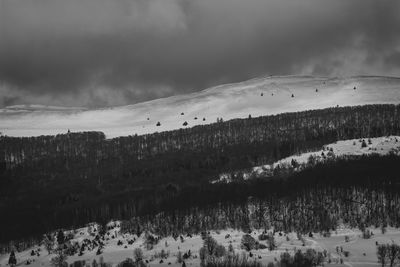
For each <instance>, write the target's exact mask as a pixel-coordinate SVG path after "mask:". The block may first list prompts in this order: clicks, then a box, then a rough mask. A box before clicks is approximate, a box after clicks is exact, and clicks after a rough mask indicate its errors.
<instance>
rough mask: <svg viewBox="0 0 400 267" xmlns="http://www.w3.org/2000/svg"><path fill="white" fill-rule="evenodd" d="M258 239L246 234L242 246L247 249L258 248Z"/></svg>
mask: <svg viewBox="0 0 400 267" xmlns="http://www.w3.org/2000/svg"><path fill="white" fill-rule="evenodd" d="M257 245H258V244H257V241H256V240H255V239H254V238H253V237H252V236H251V235H249V234H245V235H243V237H242V242H241V247H242V249H245V250H247V251H250V250H252V249H256V248H257Z"/></svg>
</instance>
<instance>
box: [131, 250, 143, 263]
mask: <svg viewBox="0 0 400 267" xmlns="http://www.w3.org/2000/svg"><path fill="white" fill-rule="evenodd" d="M133 257H134V258H135V261H136V262H139V261H142V260H143V251H142V250H141V249H140V248H135V249H134V250H133Z"/></svg>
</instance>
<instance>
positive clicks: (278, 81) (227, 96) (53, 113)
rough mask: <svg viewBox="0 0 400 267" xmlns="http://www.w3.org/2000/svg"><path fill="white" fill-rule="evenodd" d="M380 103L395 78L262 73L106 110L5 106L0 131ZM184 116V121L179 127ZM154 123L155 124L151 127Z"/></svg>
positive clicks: (127, 125)
mask: <svg viewBox="0 0 400 267" xmlns="http://www.w3.org/2000/svg"><path fill="white" fill-rule="evenodd" d="M354 88H356V89H354ZM316 89H318V91H317V90H316ZM292 95H293V97H292ZM380 103H393V104H398V103H400V78H389V77H351V78H317V77H303V76H288V77H267V78H257V79H252V80H249V81H245V82H241V83H236V84H227V85H221V86H217V87H213V88H210V89H206V90H204V91H201V92H197V93H193V94H187V95H178V96H173V97H168V98H162V99H157V100H153V101H148V102H144V103H139V104H135V105H128V106H122V107H114V108H107V109H98V110H83V109H79V108H71V109H67V110H65V109H62V108H56V107H51V108H45V107H43V108H40V106H35V108H32V106H28V107H31V108H27V106H20V107H18V106H17V107H16V106H14V107H9V108H5V109H0V132H2V133H3V134H6V135H11V136H37V135H42V134H57V133H65V132H66V131H67V130H68V129H70V130H71V131H103V132H104V133H105V134H106V136H107V137H109V138H110V137H116V136H124V135H132V134H146V133H152V132H156V131H159V132H160V131H167V130H173V129H179V128H184V127H191V126H194V125H199V124H208V123H213V122H215V121H216V120H217V118H223V119H224V120H228V119H232V118H245V117H248V115H249V114H251V115H252V116H253V117H256V116H261V115H270V114H278V113H282V112H293V111H301V110H310V109H320V108H326V107H334V106H337V105H339V106H351V105H364V104H380ZM182 113H184V114H183V115H182ZM195 117H197V120H196V119H195ZM203 118H204V121H203ZM185 121H186V122H187V123H188V125H187V126H183V123H184V122H185ZM157 122H160V124H161V125H160V126H156V124H157Z"/></svg>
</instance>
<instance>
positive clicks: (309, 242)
mask: <svg viewBox="0 0 400 267" xmlns="http://www.w3.org/2000/svg"><path fill="white" fill-rule="evenodd" d="M116 224H118V222H116ZM91 229H92V230H91V231H88V227H85V228H82V229H77V230H76V231H75V237H74V239H72V240H71V241H77V242H82V241H83V240H84V239H91V240H93V239H94V237H93V235H90V232H93V229H95V226H91ZM370 230H372V232H373V233H374V235H373V236H372V237H371V238H370V239H363V238H362V237H361V236H362V235H361V232H360V231H359V230H355V229H349V228H346V227H345V226H344V225H341V226H340V227H339V228H338V229H337V230H336V231H333V232H331V236H330V237H324V236H322V235H321V234H318V233H313V236H312V237H309V236H308V235H306V236H304V237H303V241H301V240H299V239H298V237H297V234H296V233H289V234H285V233H281V232H276V233H275V236H274V237H275V240H276V244H277V249H276V250H274V251H269V250H268V249H262V250H253V251H252V254H253V257H254V258H257V260H259V261H261V262H262V263H264V264H267V263H268V262H273V261H275V259H279V257H280V254H281V253H283V252H289V253H294V252H295V251H296V250H298V249H301V250H305V249H307V248H313V249H315V250H317V251H323V250H326V251H327V252H328V255H329V256H328V257H330V258H331V260H332V266H343V265H333V264H335V263H336V262H339V259H340V258H343V260H344V261H345V264H346V265H347V266H365V264H367V265H368V266H379V265H378V264H377V258H376V242H378V243H390V242H396V243H398V244H399V243H400V231H399V230H398V229H394V228H388V229H387V232H386V233H385V234H382V232H381V230H380V229H378V228H374V229H370ZM109 233H110V235H107V237H109V240H107V241H105V248H104V250H103V253H102V254H101V255H96V250H92V251H87V250H86V251H85V253H84V255H82V256H78V254H76V255H75V256H70V257H68V262H69V263H72V262H74V261H78V260H84V261H86V262H87V263H91V262H92V261H93V260H94V259H96V261H97V262H99V259H100V257H101V256H102V257H103V258H104V261H105V262H108V263H111V264H113V265H115V264H117V263H119V262H121V261H123V260H124V259H126V258H133V250H134V249H135V248H141V249H142V250H143V252H144V259H145V260H147V261H148V262H149V266H168V265H169V263H170V266H181V264H177V262H176V260H177V257H176V256H177V253H178V251H181V252H182V253H185V252H188V251H189V250H190V251H191V254H192V257H191V258H189V259H188V260H186V265H188V266H199V258H198V252H199V249H200V248H201V247H202V245H203V240H202V239H201V236H200V235H193V236H191V237H190V236H183V242H182V241H181V239H180V238H179V237H178V238H177V239H176V240H175V239H174V238H172V237H167V238H162V239H161V240H160V241H159V242H158V244H157V245H155V246H154V247H153V248H152V249H151V250H147V249H146V248H145V245H144V235H142V236H140V237H139V238H138V237H137V236H136V235H130V234H121V233H120V229H119V227H116V228H114V229H112V230H110V231H109ZM261 233H262V230H254V231H253V232H252V233H251V235H252V236H253V237H254V238H255V239H257V238H258V236H259V235H260V234H261ZM210 234H211V236H212V237H214V238H215V239H216V240H217V242H218V243H219V244H222V245H224V246H225V247H226V248H227V247H228V246H229V244H232V245H233V247H234V249H235V252H237V253H241V252H244V253H247V254H249V253H248V252H246V251H244V250H242V249H241V246H240V243H241V238H242V236H243V235H244V233H243V232H241V231H238V230H233V229H227V230H223V231H211V232H210ZM113 235H115V236H114V238H111V237H112V236H113ZM345 236H348V237H349V241H348V242H346V241H345ZM133 239H135V242H134V243H133V244H131V245H129V244H128V241H129V240H133ZM118 241H122V245H118ZM259 242H260V243H265V242H266V241H259ZM303 242H304V246H303ZM265 244H266V243H265ZM338 246H339V247H343V250H344V251H349V256H348V257H346V256H344V253H342V252H340V251H339V252H338V251H337V248H336V247H338ZM39 248H40V252H39V253H40V256H37V255H35V256H31V250H35V251H36V250H38V249H39ZM161 250H164V251H166V252H167V253H168V254H169V256H168V257H166V258H163V259H161V258H159V257H156V256H155V255H156V254H158V253H160V252H161ZM54 256H55V255H54V254H51V255H48V254H47V251H46V250H45V249H44V247H43V246H40V247H38V246H37V247H34V248H32V249H29V250H26V251H23V252H19V253H16V257H17V261H18V266H21V265H25V264H26V261H27V260H31V261H32V263H31V266H32V267H36V266H50V259H51V258H52V257H54ZM7 260H8V255H1V256H0V266H6V264H7ZM161 260H162V261H163V262H162V263H160V261H161ZM326 266H330V265H329V264H328V265H326Z"/></svg>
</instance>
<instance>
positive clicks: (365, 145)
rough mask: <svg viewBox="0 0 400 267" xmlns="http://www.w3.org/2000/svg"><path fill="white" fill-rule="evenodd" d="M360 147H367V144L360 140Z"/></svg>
mask: <svg viewBox="0 0 400 267" xmlns="http://www.w3.org/2000/svg"><path fill="white" fill-rule="evenodd" d="M361 147H362V148H364V147H367V143H366V142H365V140H362V143H361Z"/></svg>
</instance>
